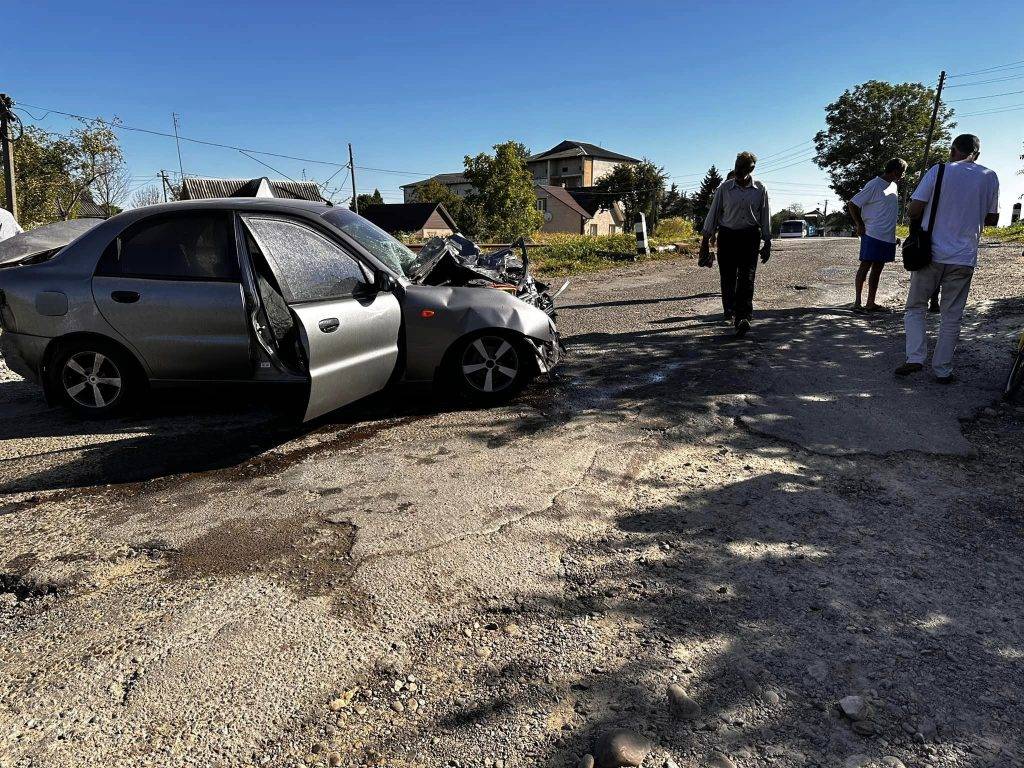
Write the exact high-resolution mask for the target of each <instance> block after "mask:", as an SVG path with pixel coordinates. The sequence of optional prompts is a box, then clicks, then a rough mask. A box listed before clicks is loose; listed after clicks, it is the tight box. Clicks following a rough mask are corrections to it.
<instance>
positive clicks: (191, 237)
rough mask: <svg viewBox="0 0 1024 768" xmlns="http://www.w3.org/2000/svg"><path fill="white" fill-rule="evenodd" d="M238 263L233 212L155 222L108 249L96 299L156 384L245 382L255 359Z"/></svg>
mask: <svg viewBox="0 0 1024 768" xmlns="http://www.w3.org/2000/svg"><path fill="white" fill-rule="evenodd" d="M238 264H239V262H238V248H237V246H236V243H235V233H234V226H233V219H232V214H231V213H230V212H227V211H184V212H181V213H174V214H162V215H156V216H152V217H149V218H146V219H143V220H142V221H140V222H137V223H135V224H133V225H132V226H130V227H128V228H127V229H126V230H125V231H124V232H122V233H121V234H120V236H118V238H117V239H116V240H114V242H112V243H111V244H110V245H109V246H108V247H107V249H106V250H105V251H104V253H103V256H102V257H101V258H100V261H99V264H98V265H97V268H96V272H95V275H94V276H93V280H92V289H93V297H94V299H95V301H96V306H97V307H98V308H99V311H100V313H101V314H102V315H103V317H104V318H105V319H106V320H107V322H108V323H110V325H112V326H113V327H114V328H115V329H116V330H117V331H118V333H120V334H121V335H122V336H123V337H124V338H125V339H127V341H128V342H129V343H130V344H131V345H132V346H133V347H134V348H135V350H136V351H137V352H138V353H139V355H140V356H141V357H142V359H143V360H144V361H145V363H146V365H147V367H148V368H149V370H150V372H151V374H152V376H153V378H155V379H164V380H239V379H247V378H250V377H251V376H252V371H253V362H252V360H253V358H252V351H251V348H250V335H249V329H248V325H247V323H246V314H245V300H244V294H243V292H242V285H241V278H240V273H239V268H238Z"/></svg>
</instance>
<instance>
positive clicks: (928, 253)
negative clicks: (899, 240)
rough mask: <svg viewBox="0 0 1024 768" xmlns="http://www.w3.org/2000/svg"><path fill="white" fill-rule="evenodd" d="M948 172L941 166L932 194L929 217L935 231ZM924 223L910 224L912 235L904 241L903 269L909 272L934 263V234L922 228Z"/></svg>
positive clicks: (929, 223) (944, 166) (943, 165)
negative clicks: (944, 179) (941, 194)
mask: <svg viewBox="0 0 1024 768" xmlns="http://www.w3.org/2000/svg"><path fill="white" fill-rule="evenodd" d="M945 172H946V164H945V163H943V164H942V165H940V166H939V171H938V176H937V177H936V179H935V190H934V191H933V192H932V202H931V214H930V215H929V216H928V227H929V229H930V230H931V231H934V230H935V214H936V213H937V212H938V210H939V194H940V193H941V192H942V177H943V175H944V174H945ZM922 223H923V220H922V222H914V221H911V222H910V234H909V235H907V239H906V240H904V241H903V267H904V269H906V270H907V271H908V272H917V271H918V270H919V269H924V268H925V267H927V266H928V265H929V264H931V263H932V234H931V231H929V229H924V228H922V226H921V224H922Z"/></svg>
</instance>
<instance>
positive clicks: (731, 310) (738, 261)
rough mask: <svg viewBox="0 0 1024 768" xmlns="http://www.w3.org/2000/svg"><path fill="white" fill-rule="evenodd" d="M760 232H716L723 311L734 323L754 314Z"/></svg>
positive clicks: (723, 229) (756, 230)
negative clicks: (734, 320)
mask: <svg viewBox="0 0 1024 768" xmlns="http://www.w3.org/2000/svg"><path fill="white" fill-rule="evenodd" d="M760 245H761V230H760V229H759V228H758V227H749V228H748V229H729V228H728V227H719V228H718V271H719V274H721V276H722V308H723V309H724V310H725V311H726V312H727V313H728V314H731V315H735V317H736V320H737V322H738V321H740V320H749V319H750V318H751V316H752V315H753V314H754V278H755V276H756V275H757V256H758V251H759V250H760Z"/></svg>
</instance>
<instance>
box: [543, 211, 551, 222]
mask: <svg viewBox="0 0 1024 768" xmlns="http://www.w3.org/2000/svg"><path fill="white" fill-rule="evenodd" d="M544 221H551V211H544Z"/></svg>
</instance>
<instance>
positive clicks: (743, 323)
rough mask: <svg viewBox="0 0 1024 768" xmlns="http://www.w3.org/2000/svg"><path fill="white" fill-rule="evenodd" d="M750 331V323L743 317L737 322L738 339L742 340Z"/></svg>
mask: <svg viewBox="0 0 1024 768" xmlns="http://www.w3.org/2000/svg"><path fill="white" fill-rule="evenodd" d="M749 330H750V321H749V320H747V318H745V317H743V318H740V319H739V320H737V321H736V337H737V338H740V339H742V338H743V337H744V336H746V335H747V331H749Z"/></svg>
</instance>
